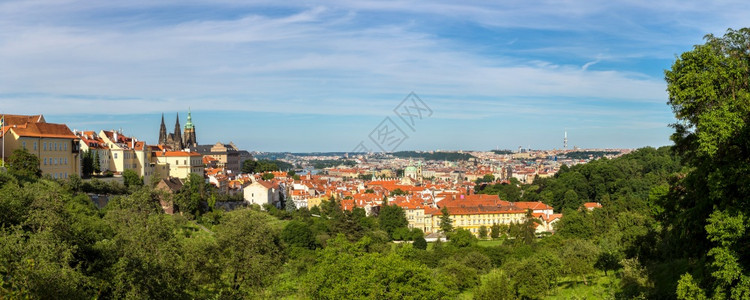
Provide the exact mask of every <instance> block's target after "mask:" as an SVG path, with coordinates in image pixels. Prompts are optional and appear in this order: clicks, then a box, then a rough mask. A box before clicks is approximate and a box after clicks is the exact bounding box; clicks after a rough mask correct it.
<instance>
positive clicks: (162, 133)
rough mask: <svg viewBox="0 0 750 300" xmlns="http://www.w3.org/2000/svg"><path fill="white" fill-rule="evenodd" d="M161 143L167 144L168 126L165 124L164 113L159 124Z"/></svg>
mask: <svg viewBox="0 0 750 300" xmlns="http://www.w3.org/2000/svg"><path fill="white" fill-rule="evenodd" d="M159 144H161V145H166V144H167V126H166V125H165V124H164V113H162V114H161V126H159Z"/></svg>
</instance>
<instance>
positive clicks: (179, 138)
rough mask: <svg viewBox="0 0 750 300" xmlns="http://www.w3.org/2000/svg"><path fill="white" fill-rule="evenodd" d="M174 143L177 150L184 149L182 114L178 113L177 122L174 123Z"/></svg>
mask: <svg viewBox="0 0 750 300" xmlns="http://www.w3.org/2000/svg"><path fill="white" fill-rule="evenodd" d="M172 142H174V146H175V147H177V148H178V149H175V150H182V149H183V148H184V147H183V145H182V133H181V132H180V113H177V121H176V122H175V123H174V137H173V138H172Z"/></svg>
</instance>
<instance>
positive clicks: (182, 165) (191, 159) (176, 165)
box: [156, 156, 203, 179]
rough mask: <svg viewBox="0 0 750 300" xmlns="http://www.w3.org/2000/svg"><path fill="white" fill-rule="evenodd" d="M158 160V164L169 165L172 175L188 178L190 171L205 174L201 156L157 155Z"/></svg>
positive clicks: (170, 174)
mask: <svg viewBox="0 0 750 300" xmlns="http://www.w3.org/2000/svg"><path fill="white" fill-rule="evenodd" d="M156 161H157V165H167V166H168V167H169V176H170V177H177V178H181V179H187V178H188V175H190V173H196V174H198V175H201V176H203V162H202V158H201V156H158V157H156ZM157 169H161V168H157ZM159 172H161V170H159Z"/></svg>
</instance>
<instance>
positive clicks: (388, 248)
mask: <svg viewBox="0 0 750 300" xmlns="http://www.w3.org/2000/svg"><path fill="white" fill-rule="evenodd" d="M655 161H662V162H664V163H662V164H653V162H655ZM674 163H675V159H674V157H673V156H672V155H671V152H669V151H668V149H666V148H663V149H660V150H658V151H657V150H654V149H649V148H647V149H641V150H639V151H636V152H634V153H633V154H630V155H628V156H625V157H623V158H621V159H616V160H611V161H606V160H601V161H598V162H597V164H601V166H600V167H596V168H593V169H594V170H599V169H604V170H608V169H609V167H614V166H621V165H633V167H632V172H633V173H632V174H628V175H633V174H635V175H639V176H640V175H642V174H650V173H652V172H659V171H664V172H668V171H669V170H670V169H671V168H673V167H674ZM642 165H652V166H653V168H654V170H651V169H649V170H646V169H644V168H641V167H640V166H642ZM586 166H588V165H580V166H576V167H574V168H571V169H570V170H567V171H566V172H564V173H562V174H560V175H559V176H558V177H557V178H553V179H549V180H548V181H546V183H547V184H545V185H544V186H542V187H539V188H538V190H544V191H546V190H549V191H550V192H552V193H553V194H555V193H563V194H565V193H566V192H567V191H563V192H559V191H557V190H556V186H557V185H556V184H557V183H556V182H558V181H560V182H562V181H563V180H566V179H565V177H568V176H571V175H566V174H582V173H583V172H589V171H588V170H589V169H591V167H586ZM592 166H593V165H592ZM601 172H605V171H598V173H601ZM592 173H596V174H598V173H597V172H592ZM575 176H578V175H575ZM642 177H648V176H642ZM0 178H1V179H0V182H1V183H2V187H0V212H2V218H1V220H2V228H3V229H2V231H0V241H1V243H0V245H2V246H0V247H1V248H0V257H2V258H1V259H0V273H1V274H2V275H3V276H2V280H3V281H2V282H0V283H1V284H2V285H1V287H2V290H0V292H1V293H2V294H4V295H8V296H9V297H10V298H16V297H19V298H23V297H25V296H32V297H34V298H80V297H81V296H84V297H99V298H105V299H106V298H118V299H119V298H170V299H171V298H213V297H216V296H218V297H219V298H238V297H240V298H242V297H244V298H284V297H292V298H324V299H340V298H358V297H370V298H389V299H392V298H405V297H415V298H421V299H441V298H445V299H452V298H456V297H469V296H472V295H473V296H474V297H475V298H477V299H497V298H496V297H498V296H500V297H502V298H501V299H512V298H532V299H533V298H542V297H546V296H555V295H558V294H560V293H563V292H564V291H565V290H566V289H571V288H566V287H565V286H571V287H572V289H573V290H575V289H577V288H584V289H585V288H590V287H595V288H594V290H596V292H595V293H597V294H596V295H601V296H611V297H615V296H620V297H623V298H630V297H631V296H633V295H639V293H645V292H644V291H648V290H647V288H648V286H641V285H633V284H630V285H624V284H623V285H614V286H612V287H610V288H608V289H605V288H604V287H603V286H600V285H598V284H599V282H600V281H602V280H613V281H616V280H617V279H618V278H622V280H631V281H633V282H648V280H649V279H648V277H647V276H646V275H643V274H642V273H638V272H640V270H642V266H641V265H639V264H638V262H637V261H635V260H634V259H635V257H638V256H639V255H642V253H650V252H649V251H651V250H649V249H642V248H643V247H644V245H643V244H642V243H641V241H642V240H643V239H646V238H649V237H650V236H649V233H650V232H651V230H652V229H653V225H654V222H653V221H652V217H651V211H650V210H649V209H648V207H646V204H645V203H646V202H647V201H648V197H649V193H645V194H643V193H640V192H641V189H642V188H641V187H638V188H635V187H619V186H618V187H617V188H613V189H611V190H612V191H613V192H612V193H611V194H612V195H622V196H623V197H626V198H624V199H627V201H621V202H617V201H612V203H608V204H607V206H605V208H603V209H601V210H595V211H593V212H578V211H576V210H575V209H566V210H565V213H566V214H568V215H566V218H565V219H564V221H563V222H562V223H561V224H560V225H561V226H560V228H559V229H558V234H556V235H554V236H550V237H544V238H541V239H539V238H536V237H535V235H534V226H533V225H534V221H533V218H529V219H528V221H527V222H526V223H522V224H518V225H514V226H511V227H503V226H492V227H491V228H486V230H485V231H484V233H482V234H481V235H482V237H483V239H482V240H480V239H477V238H476V237H474V236H473V235H472V234H471V233H469V232H468V231H465V230H461V229H458V230H451V229H446V231H447V232H449V237H450V239H449V241H448V242H445V243H440V242H438V243H430V244H428V243H426V242H425V240H424V237H423V235H424V234H423V233H422V232H421V231H420V230H409V229H408V228H407V224H408V222H407V220H406V216H405V214H404V211H403V210H402V209H401V208H399V207H398V206H389V205H387V204H385V205H384V207H383V208H382V209H381V211H380V214H379V215H378V216H370V217H368V216H365V211H364V209H362V208H355V209H354V210H353V211H344V210H342V209H341V206H340V205H339V204H338V202H337V201H336V200H335V199H330V201H325V202H324V203H323V204H322V205H321V206H320V207H314V208H312V210H307V209H300V210H295V209H292V208H291V207H290V209H282V210H278V209H276V208H274V207H270V206H267V207H265V211H261V209H260V208H259V207H253V208H248V209H241V210H236V211H232V212H223V211H221V210H212V209H210V208H205V207H202V206H201V205H200V203H209V202H210V199H211V198H212V191H211V189H210V187H208V186H205V185H203V184H201V183H200V182H201V181H200V178H195V179H193V178H191V179H193V182H192V183H191V182H189V183H188V184H186V185H185V187H184V189H183V190H182V191H180V192H178V193H177V194H175V195H169V194H165V193H163V192H160V191H157V190H155V189H153V188H152V187H151V186H149V185H130V186H128V187H127V188H126V191H127V192H126V193H125V194H124V195H121V196H114V197H113V199H112V200H111V201H110V202H109V204H108V205H107V206H106V207H105V208H104V209H102V210H98V209H97V208H95V207H94V205H93V204H92V203H91V201H90V200H89V199H88V197H87V196H86V194H85V193H84V184H83V183H81V181H80V179H78V178H75V177H73V178H71V179H69V180H53V179H51V178H40V177H39V176H38V173H37V172H35V171H31V172H29V171H24V170H16V169H11V170H10V172H9V173H5V174H1V175H0ZM596 178H597V177H596V176H590V178H588V177H587V178H586V179H584V184H585V185H587V186H596V184H594V183H595V182H597V179H596ZM617 180H620V178H617V179H616V180H615V181H617ZM606 183H607V181H606V180H605V184H606ZM656 184H657V183H651V182H649V183H646V185H649V186H656ZM618 188H619V189H618ZM591 190H596V189H595V188H592V189H591ZM625 190H628V191H634V192H633V193H629V192H626V191H625ZM537 194H538V195H543V194H544V192H539V193H537ZM528 195H530V194H524V196H523V197H524V198H525V197H527V196H528ZM644 195H645V196H644ZM602 197H604V196H602ZM610 197H611V198H617V197H614V196H610ZM160 198H172V199H173V200H174V201H175V202H176V203H178V204H180V206H181V207H182V210H183V215H166V214H163V213H161V207H160V206H159V204H158V201H157V200H158V199H160ZM632 202H639V203H641V204H633V203H632ZM614 233H616V234H614ZM394 240H397V241H399V240H403V241H412V242H411V243H394V242H393V241H394ZM628 259H630V260H632V262H629V265H628V264H626V265H625V266H623V262H628ZM639 268H640V269H639ZM602 272H607V274H606V275H603V274H601V273H602ZM633 272H635V273H633ZM631 273H632V274H631ZM615 274H617V275H615ZM638 274H641V275H638ZM639 276H640V277H639ZM623 282H625V281H623ZM628 282H630V281H628ZM597 289H598V290H597Z"/></svg>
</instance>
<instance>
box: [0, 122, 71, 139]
mask: <svg viewBox="0 0 750 300" xmlns="http://www.w3.org/2000/svg"><path fill="white" fill-rule="evenodd" d="M9 130H12V131H13V132H15V133H16V134H17V135H19V136H24V137H42V138H61V139H78V137H77V136H75V135H74V134H73V132H72V131H70V128H68V126H67V125H65V124H52V123H25V124H24V125H14V126H13V127H11V128H9Z"/></svg>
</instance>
